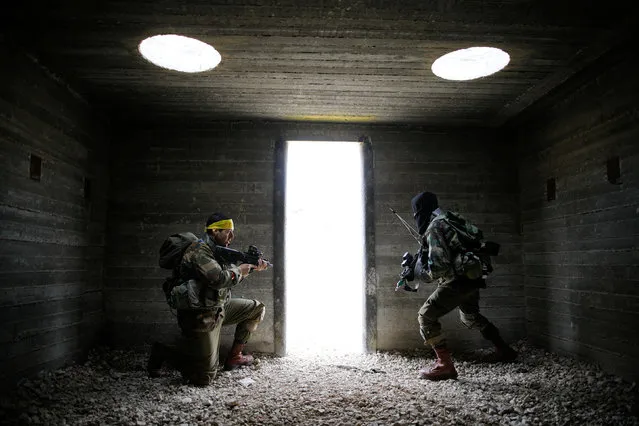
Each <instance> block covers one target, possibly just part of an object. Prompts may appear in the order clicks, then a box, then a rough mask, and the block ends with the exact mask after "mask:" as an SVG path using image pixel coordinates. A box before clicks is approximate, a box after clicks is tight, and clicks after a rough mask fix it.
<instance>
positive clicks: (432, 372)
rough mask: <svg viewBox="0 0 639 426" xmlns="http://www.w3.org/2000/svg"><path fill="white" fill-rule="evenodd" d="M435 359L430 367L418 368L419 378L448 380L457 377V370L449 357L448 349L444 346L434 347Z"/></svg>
mask: <svg viewBox="0 0 639 426" xmlns="http://www.w3.org/2000/svg"><path fill="white" fill-rule="evenodd" d="M434 349H435V353H436V354H437V360H436V361H435V364H433V365H432V366H431V367H430V368H422V369H421V370H419V378H420V379H427V380H448V379H456V378H457V370H455V366H454V365H453V360H452V359H451V357H450V351H449V350H448V348H446V347H445V346H439V347H436V348H434Z"/></svg>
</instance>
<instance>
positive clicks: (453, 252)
mask: <svg viewBox="0 0 639 426" xmlns="http://www.w3.org/2000/svg"><path fill="white" fill-rule="evenodd" d="M451 222H452V223H455V224H456V225H457V226H463V227H464V228H465V229H464V234H467V233H472V234H476V235H478V236H481V230H479V229H478V228H477V227H476V226H475V225H473V224H471V223H470V222H468V221H466V220H465V219H464V217H463V216H461V215H460V214H458V213H454V212H442V213H441V214H439V215H437V216H435V217H434V218H433V219H432V220H431V222H430V224H429V225H428V228H427V229H426V232H424V235H422V242H421V246H422V250H421V256H420V257H421V262H420V263H421V265H420V268H421V271H418V270H416V271H415V272H416V274H417V276H418V277H419V278H421V279H422V280H424V281H427V282H428V281H435V280H438V281H439V283H440V284H447V283H450V282H452V281H453V280H455V279H456V278H458V277H460V276H466V277H469V278H472V279H475V278H479V277H480V276H481V263H480V261H479V259H478V258H473V257H474V256H473V255H472V253H468V249H469V247H465V246H464V244H462V242H461V241H460V232H458V230H456V229H455V228H454V226H452V225H451ZM469 256H470V257H469ZM425 259H428V260H427V262H425V261H424V260H425Z"/></svg>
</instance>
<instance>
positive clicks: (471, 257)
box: [443, 211, 499, 279]
mask: <svg viewBox="0 0 639 426" xmlns="http://www.w3.org/2000/svg"><path fill="white" fill-rule="evenodd" d="M443 219H444V220H445V221H446V222H447V223H448V224H449V225H450V226H451V227H452V228H453V229H454V230H455V234H454V236H453V239H452V241H450V243H449V244H450V247H451V248H452V249H453V251H454V252H456V256H455V259H454V261H453V266H454V269H455V271H456V273H458V275H463V276H466V277H468V278H471V279H477V278H483V279H486V277H487V276H488V274H490V273H491V272H492V271H493V267H492V262H491V260H490V256H497V254H499V244H497V243H495V242H492V241H484V234H483V232H482V231H481V229H479V228H478V227H477V226H475V225H474V224H472V223H471V222H469V221H468V220H466V219H465V218H464V217H462V216H461V215H459V214H456V213H453V212H450V211H449V212H446V213H445V215H444V218H443Z"/></svg>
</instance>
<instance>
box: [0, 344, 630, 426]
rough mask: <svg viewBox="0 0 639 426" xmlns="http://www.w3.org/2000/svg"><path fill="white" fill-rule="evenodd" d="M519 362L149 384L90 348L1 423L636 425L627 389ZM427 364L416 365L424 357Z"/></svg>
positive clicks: (392, 360)
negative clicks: (446, 375) (437, 370)
mask: <svg viewBox="0 0 639 426" xmlns="http://www.w3.org/2000/svg"><path fill="white" fill-rule="evenodd" d="M515 347H516V349H517V350H518V351H520V359H519V361H518V362H516V363H513V364H507V365H491V364H483V363H481V362H479V361H477V356H478V355H481V352H475V353H472V354H466V355H463V356H459V357H457V358H456V360H457V361H456V367H457V370H458V372H459V379H458V380H451V381H445V382H428V381H424V380H420V379H418V378H417V371H418V370H419V368H420V367H421V366H423V365H424V363H425V362H430V361H432V359H430V358H432V357H431V355H430V353H427V352H426V351H424V350H417V351H414V352H410V353H400V352H385V353H377V354H373V355H347V356H322V357H320V356H296V357H286V358H275V357H272V356H269V355H261V356H260V362H259V363H258V364H257V365H255V366H253V367H251V368H243V369H240V370H236V371H232V372H223V371H222V372H220V374H219V375H218V377H217V379H216V381H215V383H214V384H213V385H211V386H209V387H206V388H196V387H190V386H185V385H184V384H182V381H181V378H180V375H179V374H178V373H176V372H167V373H166V375H165V376H163V377H161V378H157V379H149V378H148V377H147V376H146V372H145V363H146V354H140V353H135V352H127V351H113V350H96V351H94V352H93V353H92V354H91V356H90V358H89V360H88V361H87V362H86V363H85V364H84V365H77V366H72V367H68V368H65V369H61V370H58V371H54V372H49V373H45V374H42V375H41V376H40V377H39V378H37V379H32V380H25V381H23V382H22V383H21V384H20V386H19V387H18V388H17V389H16V390H15V391H14V392H12V393H11V394H10V395H4V396H2V399H0V419H1V420H0V423H1V424H11V425H14V424H20V425H22V424H45V425H380V426H381V425H430V424H441V425H449V424H454V425H639V419H638V418H637V417H636V416H634V415H633V414H632V413H636V411H635V410H636V409H637V407H636V404H637V389H636V387H635V384H634V383H633V384H629V383H626V382H623V381H622V380H621V379H619V378H617V377H614V376H610V375H606V374H603V373H601V372H600V371H599V370H598V369H597V368H596V367H594V366H592V365H589V364H585V363H582V362H578V361H575V360H573V359H570V358H565V357H560V356H557V355H550V354H547V353H545V352H544V351H543V350H540V349H537V348H532V347H529V346H528V345H527V344H526V343H525V342H519V343H518V344H516V345H515ZM426 356H427V357H428V358H429V359H427V360H425V359H424V358H425V357H426Z"/></svg>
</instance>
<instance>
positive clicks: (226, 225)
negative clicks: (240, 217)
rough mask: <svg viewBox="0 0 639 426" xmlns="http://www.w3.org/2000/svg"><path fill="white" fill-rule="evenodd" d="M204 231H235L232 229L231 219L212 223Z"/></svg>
mask: <svg viewBox="0 0 639 426" xmlns="http://www.w3.org/2000/svg"><path fill="white" fill-rule="evenodd" d="M204 229H205V230H206V229H235V227H233V219H224V220H218V221H217V222H213V223H212V224H210V225H209V226H207V227H206V228H204Z"/></svg>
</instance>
